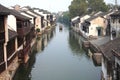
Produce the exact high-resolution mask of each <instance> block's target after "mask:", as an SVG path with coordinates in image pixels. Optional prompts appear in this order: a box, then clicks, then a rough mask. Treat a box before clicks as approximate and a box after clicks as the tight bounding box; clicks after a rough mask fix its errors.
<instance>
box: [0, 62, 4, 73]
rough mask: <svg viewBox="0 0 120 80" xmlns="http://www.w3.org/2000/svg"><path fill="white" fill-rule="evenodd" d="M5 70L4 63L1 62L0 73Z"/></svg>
mask: <svg viewBox="0 0 120 80" xmlns="http://www.w3.org/2000/svg"><path fill="white" fill-rule="evenodd" d="M4 70H5V62H2V63H1V64H0V73H2V72H3V71H4Z"/></svg>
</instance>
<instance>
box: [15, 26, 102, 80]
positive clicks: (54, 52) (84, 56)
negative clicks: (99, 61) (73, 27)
mask: <svg viewBox="0 0 120 80" xmlns="http://www.w3.org/2000/svg"><path fill="white" fill-rule="evenodd" d="M83 39H84V38H82V37H80V36H79V35H77V34H76V33H74V32H69V30H68V28H66V27H63V29H62V31H59V26H57V27H56V30H53V31H51V32H50V33H46V34H45V35H43V36H40V37H38V38H37V41H36V46H35V47H34V48H35V52H36V53H34V55H32V58H31V60H32V61H30V62H29V64H28V65H27V66H22V67H21V68H19V70H18V73H17V74H16V76H15V79H14V80H100V71H101V69H100V68H99V67H95V66H94V64H93V62H92V59H91V57H90V56H89V55H88V52H86V51H84V50H83V48H82V40H83Z"/></svg>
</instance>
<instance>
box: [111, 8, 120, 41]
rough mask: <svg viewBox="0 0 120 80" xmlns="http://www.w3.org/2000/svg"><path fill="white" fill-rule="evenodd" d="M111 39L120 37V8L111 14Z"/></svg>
mask: <svg viewBox="0 0 120 80" xmlns="http://www.w3.org/2000/svg"><path fill="white" fill-rule="evenodd" d="M110 25H111V39H112V40H113V38H117V37H120V10H118V11H115V12H114V13H113V14H111V15H110Z"/></svg>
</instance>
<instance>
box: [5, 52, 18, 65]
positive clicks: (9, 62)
mask: <svg viewBox="0 0 120 80" xmlns="http://www.w3.org/2000/svg"><path fill="white" fill-rule="evenodd" d="M16 56H17V52H16V53H15V54H14V55H13V56H12V57H11V58H10V59H9V60H7V65H8V66H9V65H10V64H11V62H12V61H13V60H14V59H15V58H16Z"/></svg>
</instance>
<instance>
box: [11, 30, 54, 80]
mask: <svg viewBox="0 0 120 80" xmlns="http://www.w3.org/2000/svg"><path fill="white" fill-rule="evenodd" d="M54 34H55V29H53V30H51V31H49V32H47V33H45V34H44V35H42V36H38V37H37V38H36V43H35V45H34V46H33V49H32V54H31V55H30V59H29V61H28V63H26V64H21V65H20V66H19V68H18V70H17V72H16V74H15V76H14V78H13V80H32V79H31V78H32V75H31V71H32V69H33V68H34V64H35V62H36V55H37V53H38V52H42V51H43V50H44V48H45V47H46V46H47V45H48V43H49V42H50V40H51V39H52V38H53V36H54Z"/></svg>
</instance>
